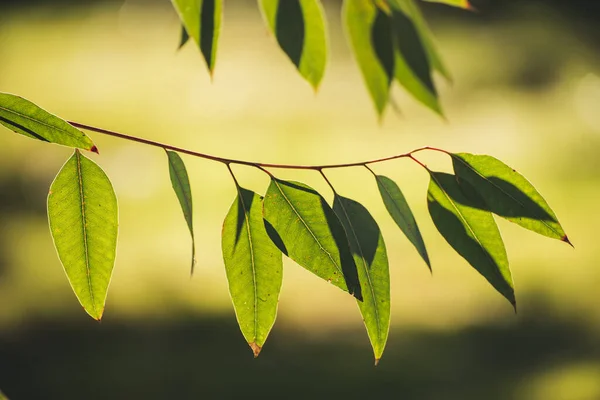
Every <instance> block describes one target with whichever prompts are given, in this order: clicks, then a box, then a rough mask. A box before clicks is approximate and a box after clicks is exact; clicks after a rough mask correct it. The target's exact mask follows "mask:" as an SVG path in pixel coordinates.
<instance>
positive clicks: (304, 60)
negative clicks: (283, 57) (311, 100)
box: [259, 0, 327, 89]
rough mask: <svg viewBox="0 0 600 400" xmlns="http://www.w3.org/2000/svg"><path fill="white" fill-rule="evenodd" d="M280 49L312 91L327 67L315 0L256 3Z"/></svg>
mask: <svg viewBox="0 0 600 400" xmlns="http://www.w3.org/2000/svg"><path fill="white" fill-rule="evenodd" d="M259 4H260V8H261V10H262V14H263V17H264V19H265V21H266V23H267V25H268V27H269V29H270V30H271V32H272V33H273V34H274V35H275V37H276V39H277V42H278V43H279V46H280V47H281V49H282V50H283V51H284V52H285V54H287V56H288V57H289V59H290V60H291V61H292V62H293V63H294V65H295V66H296V68H297V69H298V71H299V72H300V75H302V77H304V79H306V80H307V81H308V82H309V83H310V84H311V85H312V87H313V88H314V89H317V88H318V87H319V84H320V83H321V80H322V79H323V75H324V74H325V66H326V64H327V33H326V30H325V15H324V11H323V6H322V4H321V2H320V1H319V0H259Z"/></svg>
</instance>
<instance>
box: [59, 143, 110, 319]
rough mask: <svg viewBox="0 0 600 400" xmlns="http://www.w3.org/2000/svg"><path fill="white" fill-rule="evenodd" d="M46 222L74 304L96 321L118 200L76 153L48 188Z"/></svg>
mask: <svg viewBox="0 0 600 400" xmlns="http://www.w3.org/2000/svg"><path fill="white" fill-rule="evenodd" d="M48 219H49V222H50V232H51V233H52V238H53V240H54V245H55V247H56V250H57V252H58V256H59V258H60V261H61V262H62V265H63V267H64V269H65V272H66V274H67V278H68V279H69V283H70V284H71V287H72V288H73V291H74V292H75V295H76V296H77V299H78V300H79V302H80V303H81V305H82V306H83V308H84V309H85V311H86V312H87V313H88V314H89V315H90V316H92V317H93V318H94V319H96V320H100V319H101V318H102V314H103V313H104V305H105V302H106V294H107V291H108V286H109V283H110V279H111V275H112V270H113V267H114V263H115V256H116V249H117V234H118V208H117V197H116V195H115V192H114V190H113V187H112V184H111V183H110V180H109V179H108V177H107V176H106V174H105V173H104V171H102V169H101V168H100V167H99V166H98V165H96V164H95V163H94V162H93V161H91V160H90V159H88V158H86V157H84V156H83V155H81V153H80V152H79V150H75V153H74V154H73V156H72V157H71V158H70V159H69V160H68V161H67V162H66V163H65V165H64V166H63V167H62V169H61V170H60V172H59V173H58V175H57V176H56V178H55V179H54V182H53V183H52V185H51V187H50V194H49V195H48Z"/></svg>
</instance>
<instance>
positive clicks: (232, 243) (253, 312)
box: [222, 187, 283, 357]
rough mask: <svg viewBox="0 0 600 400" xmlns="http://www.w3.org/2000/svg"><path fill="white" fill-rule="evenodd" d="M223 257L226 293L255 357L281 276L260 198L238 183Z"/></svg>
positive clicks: (273, 311) (226, 224)
mask: <svg viewBox="0 0 600 400" xmlns="http://www.w3.org/2000/svg"><path fill="white" fill-rule="evenodd" d="M222 248H223V259H224V261H225V271H226V273H227V281H228V282H229V293H230V294H231V299H232V301H233V306H234V308H235V314H236V316H237V320H238V323H239V325H240V329H241V330H242V334H243V335H244V338H245V339H246V341H247V342H248V344H249V345H250V347H251V348H252V351H253V352H254V356H255V357H257V356H258V354H259V353H260V350H261V349H262V347H263V345H264V343H265V341H266V339H267V336H268V335H269V332H270V331H271V328H272V327H273V324H274V323H275V317H276V315H277V302H278V299H279V291H280V290H281V282H282V278H283V267H282V256H281V251H280V250H279V249H278V248H277V247H276V246H275V245H274V244H273V242H272V241H271V239H270V238H269V236H268V235H267V231H266V230H265V224H264V220H263V216H262V198H261V197H260V196H259V195H257V194H256V193H254V192H251V191H249V190H246V189H243V188H241V187H238V196H237V198H236V200H235V201H234V203H233V205H232V206H231V208H230V210H229V213H228V214H227V217H226V218H225V222H224V224H223V236H222Z"/></svg>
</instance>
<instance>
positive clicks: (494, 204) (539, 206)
mask: <svg viewBox="0 0 600 400" xmlns="http://www.w3.org/2000/svg"><path fill="white" fill-rule="evenodd" d="M451 156H452V163H453V165H454V171H455V173H456V175H457V176H458V177H459V178H460V179H462V180H465V181H467V182H469V184H470V185H471V186H473V187H474V188H475V190H476V191H477V193H478V194H479V196H481V198H482V199H483V200H484V201H485V204H486V206H487V207H486V208H487V209H488V210H490V211H491V212H493V213H494V214H497V215H499V216H501V217H503V218H506V219H508V220H509V221H512V222H514V223H516V224H519V225H521V226H522V227H524V228H526V229H529V230H532V231H534V232H537V233H539V234H541V235H544V236H548V237H551V238H554V239H559V240H562V241H563V242H567V243H569V244H570V242H569V239H568V238H567V235H566V234H565V231H564V230H563V228H562V226H561V225H560V223H559V222H558V219H557V218H556V214H554V212H553V211H552V209H551V208H550V206H549V205H548V203H546V200H544V198H543V197H542V195H541V194H539V192H538V191H537V190H536V189H535V188H534V187H533V185H532V184H531V183H529V181H528V180H527V179H525V177H523V175H521V174H519V173H518V172H516V171H515V170H514V169H512V168H511V167H509V166H508V165H506V164H504V163H503V162H502V161H500V160H498V159H496V158H494V157H491V156H486V155H475V154H469V153H457V154H451Z"/></svg>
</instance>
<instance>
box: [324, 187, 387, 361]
mask: <svg viewBox="0 0 600 400" xmlns="http://www.w3.org/2000/svg"><path fill="white" fill-rule="evenodd" d="M333 211H335V213H336V214H337V216H338V218H339V219H340V221H341V222H342V225H343V226H344V229H345V230H346V234H347V236H348V241H349V243H350V250H351V251H352V255H353V257H354V262H355V263H356V267H357V271H358V279H359V282H360V287H361V293H362V298H363V300H362V301H359V300H357V303H358V307H359V309H360V312H361V314H362V316H363V320H364V322H365V327H366V328H367V333H368V335H369V339H370V341H371V346H372V347H373V352H374V355H375V364H377V363H378V362H379V359H380V358H381V356H382V355H383V350H384V348H385V344H386V342H387V338H388V332H389V328H390V271H389V264H388V258H387V252H386V249H385V242H384V241H383V236H382V235H381V230H380V229H379V226H378V225H377V222H376V221H375V219H373V217H372V216H371V214H370V213H369V211H368V210H367V209H366V208H365V207H364V206H363V205H362V204H360V203H358V202H356V201H354V200H351V199H348V198H346V197H342V196H339V195H337V194H336V196H335V199H334V201H333Z"/></svg>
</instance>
